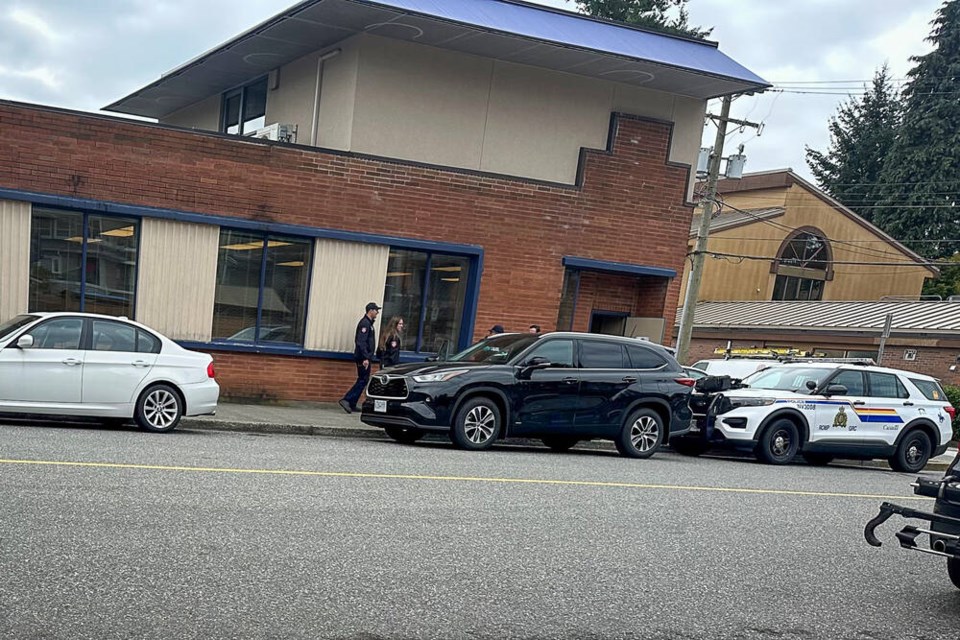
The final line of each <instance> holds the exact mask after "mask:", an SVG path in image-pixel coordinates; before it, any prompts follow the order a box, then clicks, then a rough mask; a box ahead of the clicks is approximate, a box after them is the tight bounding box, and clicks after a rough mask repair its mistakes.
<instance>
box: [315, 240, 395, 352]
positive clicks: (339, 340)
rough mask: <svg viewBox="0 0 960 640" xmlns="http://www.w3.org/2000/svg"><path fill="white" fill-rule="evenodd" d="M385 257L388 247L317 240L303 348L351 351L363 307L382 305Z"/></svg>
mask: <svg viewBox="0 0 960 640" xmlns="http://www.w3.org/2000/svg"><path fill="white" fill-rule="evenodd" d="M389 257H390V248H389V247H386V246H382V245H371V244H360V243H356V242H342V241H339V240H323V239H319V240H317V242H316V245H315V247H314V257H313V272H312V276H311V278H312V280H311V285H310V308H309V309H308V310H307V332H306V341H305V346H306V348H307V349H315V350H322V351H351V352H352V351H353V339H354V334H355V331H356V327H357V322H358V321H359V320H360V317H361V316H363V313H364V307H366V305H367V303H368V302H376V303H378V304H382V299H383V288H384V285H385V284H386V280H387V260H388V259H389ZM377 329H378V330H379V326H378V327H377Z"/></svg>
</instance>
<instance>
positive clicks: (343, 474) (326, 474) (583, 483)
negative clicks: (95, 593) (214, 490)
mask: <svg viewBox="0 0 960 640" xmlns="http://www.w3.org/2000/svg"><path fill="white" fill-rule="evenodd" d="M0 464H7V465H32V466H52V467H88V468H96V469H137V470H145V471H186V472H194V473H238V474H242V473H249V474H260V475H274V476H313V477H323V478H363V479H374V480H429V481H434V482H488V483H499V484H534V485H554V486H571V487H609V488H625V489H663V490H669V491H699V492H713V493H748V494H758V495H778V496H803V497H826V498H868V499H870V500H931V498H926V497H923V496H885V495H879V494H870V493H837V492H829V491H790V490H785V489H743V488H736V487H701V486H696V485H673V484H645V483H638V482H600V481H591V480H543V479H537V478H487V477H482V476H432V475H415V474H400V473H359V472H352V471H298V470H285V469H232V468H225V467H182V466H167V465H153V464H118V463H112V462H63V461H56V460H4V459H0Z"/></svg>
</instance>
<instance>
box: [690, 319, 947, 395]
mask: <svg viewBox="0 0 960 640" xmlns="http://www.w3.org/2000/svg"><path fill="white" fill-rule="evenodd" d="M888 314H889V315H890V316H891V317H892V321H891V326H890V336H889V337H888V338H887V340H886V342H885V344H884V351H883V358H882V360H880V362H879V364H882V365H883V366H885V367H893V368H895V369H906V370H907V371H917V372H919V373H925V374H927V375H930V376H933V377H935V378H939V379H941V380H943V381H944V382H945V383H946V384H952V385H960V303H958V302H925V301H924V302H894V301H880V302H811V301H804V302H780V301H777V302H701V303H700V304H699V305H697V313H696V316H695V318H694V328H693V338H692V340H691V342H690V354H689V361H690V362H691V363H692V362H696V361H697V360H701V359H704V358H718V357H722V355H721V354H722V353H723V352H724V350H726V349H728V348H729V349H731V350H735V351H736V350H741V351H742V350H751V351H761V350H764V349H770V350H774V349H778V350H783V349H794V350H796V351H799V352H805V353H809V354H810V355H813V356H826V357H834V358H873V359H874V360H878V358H879V349H880V342H881V335H882V334H883V328H884V324H885V322H886V318H887V315H888Z"/></svg>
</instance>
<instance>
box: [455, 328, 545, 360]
mask: <svg viewBox="0 0 960 640" xmlns="http://www.w3.org/2000/svg"><path fill="white" fill-rule="evenodd" d="M538 337H539V336H536V335H534V334H532V333H515V334H509V335H499V336H493V337H491V338H487V339H486V340H481V341H480V342H478V343H477V344H475V345H473V346H472V347H469V348H468V349H466V350H465V351H461V352H460V353H458V354H457V355H455V356H451V357H450V359H449V361H450V362H485V363H487V364H504V363H507V362H509V361H510V360H512V359H513V358H514V357H515V356H516V355H517V354H519V353H520V352H522V351H523V350H525V349H526V348H527V347H529V346H530V345H531V344H533V343H534V342H536V341H537V339H538Z"/></svg>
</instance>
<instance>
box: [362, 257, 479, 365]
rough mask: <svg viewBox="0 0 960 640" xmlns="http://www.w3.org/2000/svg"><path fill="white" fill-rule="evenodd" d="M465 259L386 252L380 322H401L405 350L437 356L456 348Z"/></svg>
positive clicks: (466, 266) (464, 290)
mask: <svg viewBox="0 0 960 640" xmlns="http://www.w3.org/2000/svg"><path fill="white" fill-rule="evenodd" d="M470 268H471V265H470V259H469V258H465V257H462V256H451V255H444V254H439V253H427V252H422V251H409V250H405V249H391V251H390V260H389V262H388V264H387V281H386V284H385V286H384V291H383V312H382V315H381V322H382V324H386V322H388V321H389V319H390V318H392V317H393V316H400V317H402V318H403V319H404V321H405V322H404V324H405V329H404V335H403V347H404V350H405V351H416V352H426V353H437V352H439V351H440V350H441V348H442V347H443V346H444V345H447V348H448V349H450V350H451V351H455V350H457V349H458V348H459V347H460V346H462V345H460V336H461V331H462V329H463V315H464V306H465V303H466V298H467V285H468V283H469V278H470Z"/></svg>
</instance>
